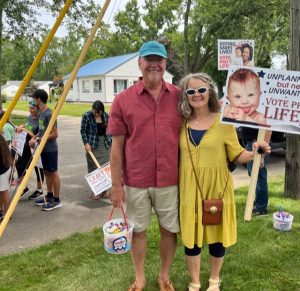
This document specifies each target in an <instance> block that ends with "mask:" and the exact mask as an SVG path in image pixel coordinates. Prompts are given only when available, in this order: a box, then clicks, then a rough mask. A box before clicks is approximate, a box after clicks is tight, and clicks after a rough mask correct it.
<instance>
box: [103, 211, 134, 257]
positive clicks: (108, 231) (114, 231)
mask: <svg viewBox="0 0 300 291" xmlns="http://www.w3.org/2000/svg"><path fill="white" fill-rule="evenodd" d="M121 209H122V213H123V218H116V219H111V217H112V215H113V212H114V208H113V209H112V211H111V214H110V217H109V221H108V222H106V223H105V224H104V225H103V234H104V249H105V250H106V251H107V252H108V253H109V254H114V255H120V254H125V253H127V252H129V251H130V249H131V242H132V233H133V227H134V223H133V222H132V221H130V220H126V215H125V212H124V209H123V207H121Z"/></svg>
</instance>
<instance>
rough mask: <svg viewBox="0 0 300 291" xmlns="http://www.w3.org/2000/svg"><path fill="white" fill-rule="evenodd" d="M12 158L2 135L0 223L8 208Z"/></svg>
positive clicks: (0, 144) (0, 154)
mask: <svg viewBox="0 0 300 291" xmlns="http://www.w3.org/2000/svg"><path fill="white" fill-rule="evenodd" d="M11 165H12V156H11V154H10V150H9V147H8V145H7V142H6V140H5V139H4V137H3V135H2V134H0V222H1V221H2V220H3V218H4V216H5V213H6V211H7V209H8V207H9V203H10V198H9V195H8V189H9V175H10V167H11Z"/></svg>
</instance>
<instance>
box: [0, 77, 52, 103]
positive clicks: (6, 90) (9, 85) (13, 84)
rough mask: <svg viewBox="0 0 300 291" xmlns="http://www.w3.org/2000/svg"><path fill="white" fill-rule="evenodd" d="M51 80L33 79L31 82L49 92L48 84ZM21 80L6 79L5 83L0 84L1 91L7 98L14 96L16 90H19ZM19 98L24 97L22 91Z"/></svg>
mask: <svg viewBox="0 0 300 291" xmlns="http://www.w3.org/2000/svg"><path fill="white" fill-rule="evenodd" d="M51 83H52V82H51V81H34V82H33V84H34V85H35V86H36V87H37V88H39V89H44V90H45V91H46V92H47V93H48V94H49V84H51ZM21 84H22V81H7V82H6V84H5V85H3V86H1V93H2V94H3V95H5V96H7V98H8V99H12V98H13V97H15V95H16V93H17V91H18V90H19V88H20V86H21ZM22 94H23V95H22V96H21V99H24V98H26V96H25V95H24V92H23V93H22Z"/></svg>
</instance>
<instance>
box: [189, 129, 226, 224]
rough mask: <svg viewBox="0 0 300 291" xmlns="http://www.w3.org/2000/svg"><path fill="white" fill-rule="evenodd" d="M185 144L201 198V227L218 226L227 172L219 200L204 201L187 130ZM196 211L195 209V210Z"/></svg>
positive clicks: (221, 212) (220, 219) (220, 218)
mask: <svg viewBox="0 0 300 291" xmlns="http://www.w3.org/2000/svg"><path fill="white" fill-rule="evenodd" d="M186 142H187V146H188V150H189V154H190V159H191V162H192V167H193V172H194V175H195V179H196V182H197V187H198V190H199V192H200V195H201V198H202V224H203V225H218V224H220V223H221V221H222V214H223V197H224V193H225V189H226V187H227V183H228V178H229V171H228V176H227V180H226V184H225V188H224V190H223V193H222V196H221V197H220V199H209V200H204V196H203V194H202V191H201V188H200V184H199V181H198V178H197V175H196V170H195V166H194V162H193V159H192V154H191V148H190V144H189V140H188V129H187V131H186ZM197 204H198V202H197V195H196V205H197ZM196 209H197V208H196Z"/></svg>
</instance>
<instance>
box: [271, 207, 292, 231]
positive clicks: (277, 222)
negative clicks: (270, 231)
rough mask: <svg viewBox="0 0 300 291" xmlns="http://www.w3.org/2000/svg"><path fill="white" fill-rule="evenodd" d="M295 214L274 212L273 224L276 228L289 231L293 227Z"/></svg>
mask: <svg viewBox="0 0 300 291" xmlns="http://www.w3.org/2000/svg"><path fill="white" fill-rule="evenodd" d="M293 219H294V216H293V215H292V214H290V213H288V212H284V211H277V212H274V213H273V226H274V228H275V229H278V230H283V231H289V230H291V229H292V223H293Z"/></svg>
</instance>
